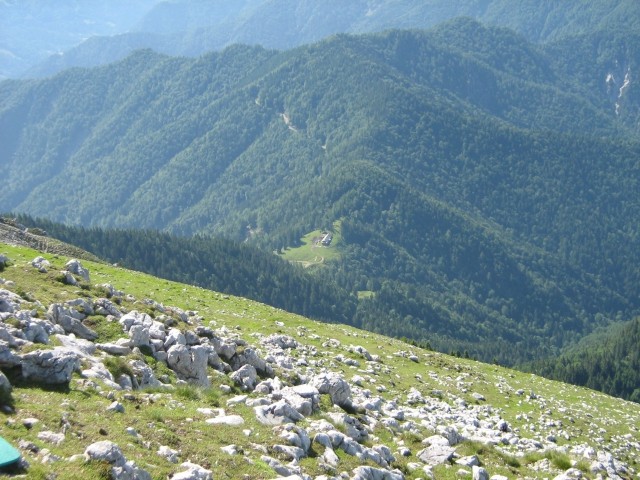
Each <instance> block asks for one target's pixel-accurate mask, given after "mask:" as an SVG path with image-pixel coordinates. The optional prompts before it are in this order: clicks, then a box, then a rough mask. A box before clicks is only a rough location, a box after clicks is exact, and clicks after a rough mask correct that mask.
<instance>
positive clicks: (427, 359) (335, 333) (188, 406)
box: [0, 245, 640, 479]
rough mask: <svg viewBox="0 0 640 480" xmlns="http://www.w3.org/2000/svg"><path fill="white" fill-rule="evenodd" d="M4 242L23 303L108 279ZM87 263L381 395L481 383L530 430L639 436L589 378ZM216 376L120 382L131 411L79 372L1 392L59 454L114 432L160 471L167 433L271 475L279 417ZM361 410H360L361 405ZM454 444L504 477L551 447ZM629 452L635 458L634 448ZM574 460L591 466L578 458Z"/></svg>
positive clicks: (218, 465) (12, 421) (101, 323)
mask: <svg viewBox="0 0 640 480" xmlns="http://www.w3.org/2000/svg"><path fill="white" fill-rule="evenodd" d="M0 253H4V254H6V255H7V256H8V257H9V258H10V259H11V264H10V265H9V266H8V267H6V268H5V270H4V271H3V272H2V277H4V278H6V279H7V280H12V281H14V282H15V287H12V289H13V290H14V291H22V292H28V294H29V295H28V298H29V299H30V300H37V301H39V302H41V303H42V304H43V306H44V309H43V308H41V307H38V305H37V304H35V303H33V304H27V305H25V308H36V309H38V308H39V312H40V315H41V316H42V315H44V312H45V311H46V307H47V306H48V305H49V304H50V303H52V302H62V301H65V300H70V299H74V298H78V297H79V296H86V295H90V296H103V295H104V290H103V289H100V288H96V287H93V286H92V287H90V288H89V289H88V290H86V289H80V288H74V287H70V286H68V285H63V284H60V283H59V282H56V281H55V276H56V271H59V270H60V269H61V268H62V266H63V265H64V264H65V263H66V261H67V260H68V258H67V257H62V256H57V255H47V254H45V255H43V256H45V258H47V259H48V260H49V261H50V262H51V264H52V266H51V268H50V269H49V273H47V274H42V273H39V272H37V270H36V269H34V268H33V267H31V265H30V264H29V262H30V261H31V260H32V259H33V258H34V257H36V256H37V255H40V254H41V253H40V252H36V251H34V250H30V249H26V248H18V247H11V246H8V245H0ZM82 263H83V265H84V266H85V267H87V268H88V269H89V271H90V274H91V285H95V284H103V283H110V284H112V285H113V286H114V287H115V288H116V289H118V290H122V291H124V292H125V293H127V294H131V295H133V297H134V299H132V300H127V299H124V300H123V301H122V307H123V308H125V309H127V310H133V309H136V310H139V311H145V312H148V313H153V312H151V308H150V307H149V305H147V304H146V303H145V302H143V300H144V299H146V298H149V299H153V300H155V301H157V302H159V303H162V304H164V305H173V306H177V307H179V308H182V309H184V310H195V311H197V312H198V314H199V315H202V316H203V317H204V319H205V320H204V324H205V325H207V326H211V327H214V328H217V327H222V326H225V327H227V328H230V329H234V331H235V332H236V333H238V334H239V335H240V336H241V337H242V338H243V339H245V340H246V341H247V342H249V343H250V344H252V345H255V344H256V343H257V341H258V339H259V338H260V337H261V336H266V335H269V334H271V333H276V332H279V333H284V334H287V335H291V336H293V337H294V338H296V339H297V340H298V341H299V342H300V343H303V344H307V345H309V346H310V347H315V349H316V354H315V356H313V357H312V359H313V360H314V361H322V362H323V364H324V365H327V366H330V367H331V368H332V369H333V370H337V371H341V372H343V374H344V375H345V377H346V378H347V379H350V378H351V377H353V376H354V375H355V374H359V375H361V376H364V377H365V380H366V379H367V378H368V377H371V378H373V379H375V384H367V383H365V386H366V387H367V388H369V389H370V390H371V391H372V392H373V394H374V395H376V394H377V392H376V391H375V390H376V387H377V386H379V385H382V386H384V387H385V388H386V389H387V391H386V392H383V393H381V394H380V395H381V396H382V397H383V398H386V399H388V400H390V399H394V398H398V399H399V400H400V401H402V400H403V399H404V398H406V394H407V393H408V392H409V390H410V389H411V388H416V389H417V390H419V391H420V392H421V393H422V395H423V396H425V397H433V396H434V394H433V391H434V390H438V391H440V392H441V393H440V394H439V395H438V396H439V397H441V398H442V400H443V401H445V402H447V403H450V404H453V403H454V402H455V400H456V399H458V398H463V399H465V400H466V401H467V403H468V404H469V405H476V402H475V400H473V398H472V396H471V394H472V393H473V392H478V393H481V394H482V395H484V396H485V397H486V399H487V400H486V402H481V403H482V404H486V405H492V408H493V412H494V414H495V415H499V416H500V417H502V418H504V419H505V420H506V421H507V422H508V424H509V425H510V426H511V428H512V429H520V430H521V431H522V432H525V431H526V429H527V428H528V425H531V424H533V425H539V424H540V422H541V421H545V420H557V421H562V423H563V430H564V431H566V432H567V433H568V434H569V436H570V440H569V441H567V440H565V439H564V438H562V437H559V438H558V443H559V445H560V446H563V445H571V444H578V443H584V444H587V445H593V446H594V447H595V448H596V449H599V448H602V445H600V444H598V443H596V442H595V438H594V437H595V435H594V434H593V433H592V432H593V431H597V432H598V434H597V436H599V437H602V438H604V439H606V440H611V441H612V442H615V441H618V442H619V444H626V443H627V442H628V441H629V440H627V439H624V436H625V435H628V434H630V435H631V439H632V441H635V442H638V441H640V434H639V433H638V431H636V429H635V427H634V426H637V425H638V424H640V406H639V405H637V404H633V403H630V402H624V401H622V400H619V399H615V398H611V397H608V396H606V395H604V394H601V393H597V392H593V391H591V390H587V389H584V388H579V387H574V386H571V385H565V384H562V383H559V382H551V381H548V380H545V379H542V378H540V377H536V376H535V375H532V374H528V373H522V372H517V371H512V370H508V369H505V368H502V367H499V366H495V365H488V364H483V363H480V362H476V361H473V360H469V359H462V358H455V357H450V356H447V355H442V354H439V353H435V352H430V351H426V350H422V349H420V348H417V347H414V346H411V345H408V344H405V343H403V342H401V341H398V340H394V339H389V338H385V337H381V336H379V335H376V334H373V333H369V332H365V331H360V330H357V329H354V328H351V327H347V326H342V325H326V324H322V323H319V322H314V321H310V320H308V319H305V318H303V317H300V316H298V315H293V314H289V313H287V312H284V311H282V310H279V309H277V308H273V307H270V306H267V305H263V304H259V303H256V302H253V301H249V300H246V299H242V298H237V297H233V296H229V295H223V294H220V293H216V292H212V291H208V290H204V289H202V288H199V287H193V286H188V285H183V284H179V283H175V282H170V281H166V280H159V279H156V278H153V277H151V276H149V275H145V274H141V273H137V272H132V271H128V270H124V269H121V268H117V267H113V266H111V265H107V264H103V263H94V262H90V261H83V262H82ZM88 323H89V324H90V326H91V328H93V329H94V330H96V332H98V334H99V341H103V342H104V341H112V340H114V339H115V338H118V337H119V336H124V334H123V333H122V331H121V329H120V325H119V324H118V323H117V322H113V323H110V322H107V321H106V320H105V319H104V318H102V317H99V316H95V317H90V319H89V321H88ZM179 327H180V328H182V329H185V328H190V327H189V326H188V325H186V324H180V325H179ZM329 339H335V340H337V341H339V342H340V344H341V345H340V346H339V347H337V348H333V347H329V346H323V344H325V343H326V342H327V340H329ZM349 345H361V346H363V347H364V348H366V349H367V350H368V351H369V352H370V353H371V354H373V355H379V357H380V359H381V363H380V364H378V367H379V370H378V371H377V372H376V374H375V375H373V374H368V373H362V372H361V371H360V372H359V371H358V370H359V369H358V368H351V367H347V366H345V365H343V364H337V362H335V356H336V355H337V354H338V353H341V354H343V355H344V356H346V357H351V358H356V359H358V360H359V361H361V367H360V370H362V369H363V367H365V365H366V364H365V363H364V361H363V360H362V359H361V358H360V357H359V356H354V355H352V354H350V353H348V351H347V348H348V346H349ZM45 348H46V347H45ZM400 351H404V352H410V353H413V354H415V355H417V356H418V358H419V360H420V361H419V363H414V362H412V361H410V360H409V359H408V358H407V357H406V356H400V355H397V353H398V352H400ZM136 358H138V359H142V360H144V361H145V362H147V363H148V364H149V365H150V366H151V367H152V368H153V369H154V370H155V372H156V375H161V374H166V375H168V376H169V377H170V379H171V381H172V382H174V383H175V374H174V373H173V372H171V371H170V370H169V369H168V368H167V367H166V365H164V364H163V363H161V362H156V361H155V360H154V359H153V358H151V357H149V356H146V355H139V356H137V357H136ZM127 360H128V358H127V357H121V358H119V357H110V358H109V359H108V360H106V361H105V365H107V367H108V368H109V370H110V371H112V373H116V374H117V373H118V372H120V373H127V369H128V364H127V363H126V362H127ZM211 376H212V378H213V380H212V383H213V385H212V387H211V388H209V389H202V388H197V387H193V386H187V387H176V388H174V389H173V390H169V391H164V390H162V391H159V390H158V391H154V390H149V391H136V392H132V393H130V394H125V392H114V395H115V399H117V400H118V401H120V402H121V403H122V404H123V405H124V407H125V414H118V413H113V412H106V408H107V406H108V405H109V404H110V403H111V401H112V400H111V399H107V393H108V389H107V388H106V387H104V386H102V387H101V388H100V389H95V388H92V387H91V388H90V387H88V386H84V383H82V379H80V378H79V377H77V376H76V377H74V379H73V380H72V382H71V384H70V385H69V388H68V389H59V390H56V389H43V388H39V387H37V386H33V385H14V389H13V392H12V394H11V396H10V398H8V399H5V401H6V402H7V403H9V404H11V405H12V406H13V408H14V409H15V413H14V414H12V415H5V417H4V418H3V419H0V420H2V421H3V429H2V436H3V437H5V438H6V439H7V440H9V441H10V442H12V443H17V442H18V441H19V440H21V439H25V440H28V441H31V442H33V443H34V444H36V445H37V446H38V447H40V448H48V449H49V450H50V451H51V452H52V453H53V454H55V455H58V456H60V457H63V458H68V457H70V456H72V455H75V454H82V453H83V452H84V449H85V448H86V447H87V446H88V445H89V444H90V443H92V442H95V441H98V440H105V439H107V440H111V441H114V442H115V443H117V444H118V445H119V446H120V448H121V449H122V450H123V453H124V455H125V456H126V458H127V459H129V460H134V461H136V463H137V464H138V465H140V466H142V467H143V468H145V469H146V470H147V471H149V472H150V473H151V475H152V476H153V478H154V479H155V478H158V479H160V478H168V477H169V476H170V475H172V474H175V473H176V472H177V471H180V469H179V467H177V466H175V465H173V464H170V463H169V462H167V461H165V460H164V459H162V458H160V457H158V456H157V455H156V454H155V452H156V451H157V449H158V447H159V446H160V445H168V446H170V447H171V448H174V449H178V450H180V451H181V455H180V460H181V461H186V460H189V461H192V462H194V463H199V464H201V465H202V466H205V467H208V468H211V469H214V472H215V473H218V472H223V471H226V472H234V475H236V476H237V477H238V478H242V476H243V475H247V476H248V477H249V478H256V479H260V478H275V477H276V476H277V475H276V474H275V472H273V471H272V470H271V469H270V468H268V467H267V466H266V465H265V464H264V462H262V461H260V460H259V458H260V455H261V453H259V452H256V451H255V450H254V449H253V448H252V446H251V444H254V443H257V444H263V445H274V444H276V443H279V442H280V440H279V439H278V438H276V436H275V433H274V431H273V429H272V428H271V427H268V426H264V425H261V424H259V423H258V422H257V420H256V419H255V415H254V412H253V409H251V408H249V407H247V406H244V405H237V406H233V407H229V406H227V404H226V401H227V400H228V398H230V396H232V395H235V394H236V392H235V391H234V392H233V393H231V394H230V395H224V394H222V393H221V390H220V389H219V386H220V384H222V383H226V384H230V382H229V380H228V378H227V377H225V376H219V375H217V374H216V373H215V372H213V371H212V372H211ZM281 378H284V376H283V377H281ZM518 389H523V390H525V391H526V393H527V394H528V393H529V392H531V391H533V392H535V393H536V395H538V396H539V397H541V398H542V399H543V400H529V399H528V396H527V395H523V396H520V395H516V394H515V392H516V391H517V390H518ZM128 395H131V397H130V396H128ZM321 405H322V409H323V410H324V411H327V410H332V409H333V408H334V407H333V406H332V405H330V400H328V396H326V395H322V396H321ZM199 407H221V408H224V410H225V412H226V413H227V414H240V415H242V416H243V417H244V418H245V421H246V423H245V425H243V426H242V427H241V428H238V427H225V426H216V427H212V426H210V425H208V424H206V423H205V422H204V420H205V417H204V416H203V415H202V414H200V413H198V411H197V409H198V408H199ZM64 412H67V415H68V418H69V421H70V423H71V429H70V431H69V432H67V435H66V437H65V441H64V442H63V443H62V444H61V445H59V446H54V445H50V444H46V443H45V442H43V441H41V440H39V439H38V438H37V433H38V432H40V431H42V430H54V431H59V430H60V421H61V418H62V416H63V414H64ZM355 415H356V416H357V413H356V414H355ZM28 417H35V418H38V419H39V420H40V423H39V424H37V425H36V426H35V427H34V428H33V429H32V430H28V429H26V428H25V427H24V426H23V425H22V420H23V419H25V418H28ZM318 418H322V415H321V414H315V415H314V416H313V417H312V418H311V419H310V420H314V419H316V420H317V419H318ZM306 425H307V424H306V423H305V422H302V423H301V426H302V427H303V428H306ZM127 427H133V428H135V429H136V430H137V431H138V433H139V434H140V438H139V439H137V438H133V437H131V436H129V435H128V434H127V433H126V432H125V429H126V428H127ZM418 428H419V433H402V434H400V435H399V437H398V438H399V439H401V440H403V441H404V444H405V446H407V447H408V448H409V449H410V450H411V452H412V455H413V456H410V457H402V458H398V459H397V462H396V464H395V465H394V466H397V467H398V468H400V469H401V470H403V471H408V470H407V469H408V467H407V465H408V463H409V462H412V461H415V454H416V453H417V452H418V451H419V450H420V449H421V448H423V445H422V444H421V441H422V439H423V438H426V437H428V436H430V435H432V434H433V432H432V431H429V430H427V429H426V428H424V427H420V426H418ZM243 430H250V431H251V434H250V435H249V436H246V435H245V434H244V433H243ZM103 432H106V433H103ZM374 436H376V437H378V439H377V440H375V439H373V438H371V439H370V442H371V444H376V443H385V444H387V445H388V446H389V447H391V448H392V450H394V451H395V449H396V447H395V445H394V443H395V440H394V437H393V435H391V432H389V431H388V430H386V429H384V428H382V427H381V426H378V427H377V428H376V429H375V431H374ZM232 443H234V444H236V445H238V446H239V448H241V449H242V450H243V451H244V452H245V453H246V455H247V456H248V457H249V458H251V459H252V463H248V462H247V461H246V460H244V458H243V456H241V455H240V456H235V457H232V456H229V455H226V454H222V453H221V452H220V450H219V448H220V447H222V446H225V445H228V444H232ZM612 445H613V444H612ZM316 450H317V451H316V452H315V453H316V454H321V453H322V451H321V449H320V448H319V447H318V448H317V449H316ZM457 450H458V452H459V453H460V454H461V455H462V454H468V455H471V454H476V455H478V456H479V458H480V460H481V462H482V464H483V466H484V467H485V468H487V470H488V471H489V473H490V475H494V474H501V475H505V476H507V477H508V478H524V477H530V478H535V477H536V476H537V475H538V473H537V472H535V471H533V470H532V469H531V466H532V465H533V464H534V463H535V462H536V461H538V460H541V459H543V458H545V456H544V455H530V456H525V457H518V456H516V452H515V450H514V451H513V452H507V453H504V452H501V451H500V450H498V449H497V448H495V447H491V446H487V445H482V444H476V443H473V442H466V443H463V444H461V445H459V446H458V447H457ZM26 456H27V459H28V460H29V463H30V465H31V466H30V468H29V470H28V476H29V478H47V475H49V474H58V475H59V478H77V479H90V478H100V475H103V473H102V472H103V470H101V469H102V468H103V466H101V465H98V464H96V465H94V464H84V463H83V462H77V463H75V462H67V461H60V462H56V463H53V464H51V465H43V464H42V463H41V461H40V459H39V458H38V457H36V456H33V455H31V454H26ZM339 456H340V461H341V463H340V465H339V466H338V473H339V472H341V471H347V472H350V469H351V468H354V467H355V466H358V465H359V464H360V463H359V461H358V459H356V458H355V457H349V456H348V455H344V454H340V453H339ZM547 458H548V459H549V460H550V461H551V462H553V463H554V464H555V465H556V466H560V467H566V466H567V465H568V463H567V461H569V462H571V461H575V460H579V459H575V458H571V456H566V455H564V456H563V455H562V454H558V455H556V456H554V457H553V458H551V457H547ZM622 459H623V460H624V461H626V462H627V463H629V464H630V465H632V466H634V465H635V467H634V468H637V463H636V462H637V460H636V459H635V456H634V451H633V450H631V451H630V452H629V454H628V456H627V457H626V458H624V457H623V458H622ZM583 463H584V462H583ZM301 465H302V466H303V467H304V469H305V472H306V473H309V474H311V475H321V474H326V473H327V472H324V471H319V468H318V467H317V461H316V459H314V458H308V459H304V460H302V462H301ZM578 466H579V468H584V467H585V465H582V466H580V464H578ZM456 471H457V468H455V466H453V467H449V468H447V467H446V466H443V467H438V468H437V469H436V470H435V472H436V478H444V479H448V478H450V479H454V478H456ZM420 476H422V477H424V474H423V473H422V474H421V472H420V471H417V472H411V473H407V478H408V479H411V478H417V477H420ZM216 478H217V477H216Z"/></svg>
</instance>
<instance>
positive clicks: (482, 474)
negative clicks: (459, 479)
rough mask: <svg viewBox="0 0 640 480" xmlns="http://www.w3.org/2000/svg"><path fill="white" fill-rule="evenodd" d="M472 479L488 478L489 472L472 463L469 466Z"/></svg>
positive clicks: (486, 479) (487, 479)
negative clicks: (471, 465) (470, 466)
mask: <svg viewBox="0 0 640 480" xmlns="http://www.w3.org/2000/svg"><path fill="white" fill-rule="evenodd" d="M471 479H472V480H489V473H488V472H487V471H486V470H485V469H484V468H482V467H480V466H478V465H474V466H473V467H472V468H471Z"/></svg>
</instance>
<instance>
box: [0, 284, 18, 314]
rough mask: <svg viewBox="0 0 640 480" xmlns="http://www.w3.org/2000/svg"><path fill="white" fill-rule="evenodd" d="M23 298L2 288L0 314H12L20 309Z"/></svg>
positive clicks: (0, 292) (0, 291) (0, 290)
mask: <svg viewBox="0 0 640 480" xmlns="http://www.w3.org/2000/svg"><path fill="white" fill-rule="evenodd" d="M21 303H22V298H20V296H19V295H16V294H15V293H13V292H11V291H9V290H5V289H1V288H0V313H3V312H6V313H12V312H15V311H17V310H19V309H20V304H21Z"/></svg>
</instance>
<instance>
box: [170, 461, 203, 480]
mask: <svg viewBox="0 0 640 480" xmlns="http://www.w3.org/2000/svg"><path fill="white" fill-rule="evenodd" d="M180 466H181V467H182V468H185V469H186V470H184V471H182V472H180V473H176V474H175V475H174V476H173V477H171V480H213V473H212V472H211V470H207V469H206V468H204V467H201V466H200V465H196V464H195V463H190V462H185V463H182V464H181V465H180Z"/></svg>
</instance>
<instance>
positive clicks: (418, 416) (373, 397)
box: [0, 244, 640, 480]
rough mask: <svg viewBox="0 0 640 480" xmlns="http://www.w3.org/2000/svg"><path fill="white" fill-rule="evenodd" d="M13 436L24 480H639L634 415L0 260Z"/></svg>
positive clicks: (108, 276) (158, 284)
mask: <svg viewBox="0 0 640 480" xmlns="http://www.w3.org/2000/svg"><path fill="white" fill-rule="evenodd" d="M0 270H2V273H1V276H2V278H0V320H1V323H0V368H1V369H2V371H3V372H4V373H3V374H2V375H0V379H1V382H2V389H3V395H2V412H3V415H4V419H3V420H4V427H3V429H2V436H3V437H4V438H6V439H7V440H9V441H10V442H11V443H13V444H14V445H16V446H17V447H19V448H20V450H21V452H22V455H23V460H22V462H21V463H20V465H19V466H16V467H15V468H14V469H13V471H11V472H9V473H8V474H9V475H22V476H23V477H24V476H25V475H26V476H27V477H29V478H43V479H44V478H47V479H50V478H70V477H72V476H73V478H78V479H80V478H87V479H89V478H91V479H94V478H117V479H150V478H157V479H165V478H172V479H173V480H178V479H181V480H184V479H212V478H276V477H277V478H281V477H289V478H305V479H307V478H315V479H328V478H356V479H385V480H390V479H391V480H395V479H403V478H408V479H416V478H438V479H440V478H445V479H446V478H464V477H467V476H468V477H471V476H472V478H474V479H489V478H492V479H502V478H543V477H544V478H637V476H638V470H639V469H640V467H639V466H638V463H637V458H638V456H639V455H640V432H639V431H638V425H640V406H639V405H637V404H633V403H629V402H625V401H622V400H618V399H613V398H611V397H607V396H606V395H603V394H599V393H596V392H592V391H589V390H586V389H582V388H578V387H572V386H568V385H564V384H561V383H556V382H550V381H547V380H543V379H541V378H539V377H536V376H534V375H530V374H523V373H519V372H515V371H510V370H507V369H504V368H501V367H497V366H492V365H486V364H481V363H478V362H473V361H470V360H464V359H458V358H453V357H448V356H446V355H441V354H436V353H433V352H429V351H425V350H420V349H417V348H414V347H412V346H410V345H408V344H405V343H402V342H399V341H396V340H391V339H388V338H385V337H382V336H378V335H374V334H371V333H365V332H363V331H359V330H356V329H353V328H349V327H343V326H338V325H333V326H329V325H326V324H320V323H315V322H312V321H309V320H307V319H304V318H302V317H299V316H295V315H291V314H288V313H286V312H283V311H281V310H278V309H275V308H272V307H267V306H265V305H262V304H257V303H254V302H250V301H248V300H245V299H241V298H234V297H230V296H226V295H221V294H218V293H215V292H211V291H207V290H203V289H199V288H196V287H190V286H186V285H181V284H177V283H171V282H168V281H164V280H158V279H156V278H153V277H149V276H146V275H142V274H139V273H136V272H131V271H127V270H124V269H119V268H115V267H112V266H109V265H105V264H102V263H93V262H89V261H82V262H78V261H77V260H73V259H70V258H67V257H63V256H58V255H55V254H43V253H41V252H38V251H35V250H31V249H28V248H25V247H15V246H10V245H8V244H0Z"/></svg>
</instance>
